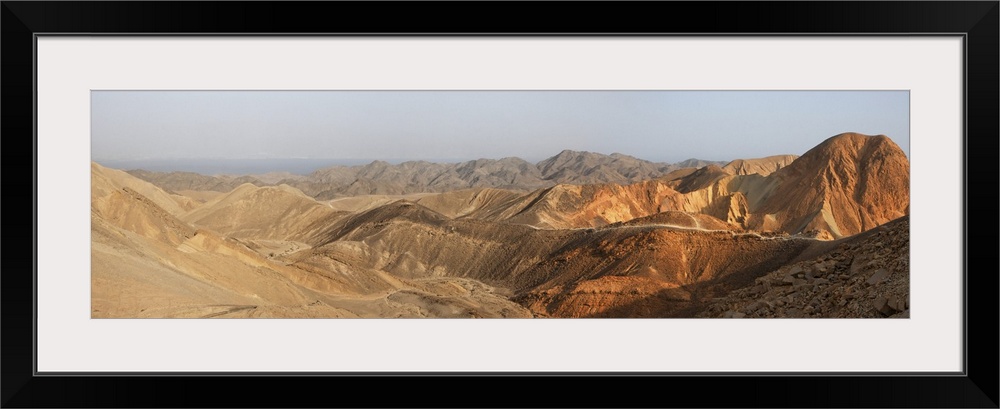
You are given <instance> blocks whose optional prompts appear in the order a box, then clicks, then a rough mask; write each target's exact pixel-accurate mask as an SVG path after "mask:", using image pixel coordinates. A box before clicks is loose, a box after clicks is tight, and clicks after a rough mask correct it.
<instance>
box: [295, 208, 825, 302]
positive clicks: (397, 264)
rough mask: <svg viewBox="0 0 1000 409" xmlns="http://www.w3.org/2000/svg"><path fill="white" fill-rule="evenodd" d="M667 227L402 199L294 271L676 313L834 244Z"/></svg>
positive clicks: (303, 258)
mask: <svg viewBox="0 0 1000 409" xmlns="http://www.w3.org/2000/svg"><path fill="white" fill-rule="evenodd" d="M677 216H678V217H680V215H677ZM661 221H667V220H651V221H649V223H648V224H631V225H621V224H619V225H610V226H606V227H603V228H594V229H572V230H544V229H535V228H532V227H529V226H523V225H514V224H507V223H493V222H489V221H484V220H476V219H468V218H465V219H450V218H447V217H445V216H443V215H441V214H439V213H437V212H434V211H433V210H430V209H428V208H426V207H423V206H420V205H418V204H413V203H409V202H403V201H400V202H396V203H393V204H390V205H386V206H382V207H380V208H378V209H373V210H370V211H366V212H363V213H360V214H357V215H353V216H348V217H346V218H344V220H341V221H338V223H337V225H338V228H337V229H334V231H332V232H331V234H330V235H329V236H327V237H326V238H325V241H326V242H325V243H321V242H320V241H316V242H314V244H315V246H314V247H313V248H310V249H308V250H306V251H301V252H298V253H296V254H295V255H294V257H293V258H294V259H295V262H294V264H293V265H294V266H299V267H301V268H303V269H312V270H314V271H327V269H331V268H334V269H336V268H337V267H336V266H341V267H340V268H341V269H343V268H347V267H344V266H348V267H355V268H358V269H362V268H367V269H373V270H376V271H382V272H384V273H386V274H389V275H391V276H393V277H398V278H402V279H408V280H422V279H426V278H430V277H460V278H465V279H473V280H476V281H478V282H483V283H486V284H488V285H490V286H492V287H495V288H497V289H498V291H500V292H501V293H504V294H509V295H511V296H512V297H513V299H514V300H516V301H518V302H519V303H521V304H523V305H526V306H527V307H528V308H529V309H531V310H532V311H533V312H534V313H535V314H536V315H540V316H565V317H570V316H580V317H583V316H616V315H617V316H630V315H635V314H638V315H640V316H641V315H644V314H646V315H648V316H670V315H671V314H673V313H675V312H678V311H681V310H685V309H687V308H690V306H691V302H692V300H694V299H698V298H699V297H700V294H698V293H695V292H692V289H693V288H694V287H691V286H692V285H694V284H698V283H706V282H712V283H713V286H715V287H719V288H730V287H734V286H737V285H739V284H741V283H743V284H745V283H747V282H749V281H751V280H753V279H754V278H756V277H758V276H759V275H760V274H763V273H764V272H766V271H771V270H773V269H774V268H778V267H780V266H781V265H784V264H785V263H786V262H788V261H789V260H793V259H794V258H795V257H796V256H797V255H798V254H800V253H802V252H803V251H805V250H807V249H810V248H813V247H816V246H823V245H825V243H824V242H821V241H816V240H811V239H807V238H800V237H777V238H768V237H761V236H759V235H755V234H740V233H732V232H728V231H718V232H703V231H698V230H696V229H688V228H682V227H677V228H675V227H668V226H664V225H660V224H659V223H653V222H661ZM695 223H697V222H695ZM699 285H700V284H699ZM358 291H360V289H359V290H358ZM595 294H600V295H598V296H596V297H597V298H600V299H601V300H599V301H594V300H595Z"/></svg>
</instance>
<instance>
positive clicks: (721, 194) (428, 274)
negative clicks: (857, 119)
mask: <svg viewBox="0 0 1000 409" xmlns="http://www.w3.org/2000/svg"><path fill="white" fill-rule="evenodd" d="M91 170H92V173H91V183H92V186H91V221H92V224H91V235H92V259H91V261H92V287H91V295H92V311H91V315H92V316H93V317H95V318H114V317H118V318H135V317H203V318H211V317H219V318H226V317H231V318H244V317H272V318H280V317H313V318H335V317H344V318H348V317H350V318H356V317H365V318H397V317H414V318H416V317H440V318H444V317H453V318H471V317H480V318H497V317H508V318H531V317H630V318H638V317H727V318H728V317H736V318H738V317H791V318H801V317H906V316H908V314H909V265H908V260H909V220H908V213H909V162H908V160H907V158H906V155H905V154H904V153H903V152H902V151H901V150H900V149H899V147H898V146H896V145H895V144H894V143H893V142H892V141H891V140H890V139H889V138H887V137H885V136H868V135H861V134H854V133H847V134H841V135H837V136H834V137H831V138H829V139H827V140H826V141H824V142H822V143H821V144H819V145H817V146H816V147H815V148H813V149H811V150H809V151H807V152H804V153H802V155H801V156H796V155H777V156H770V157H766V158H757V159H738V160H734V161H730V162H704V161H697V160H689V161H685V162H681V163H678V164H662V163H653V162H648V161H644V160H641V159H637V158H633V157H630V156H626V155H620V154H612V155H602V154H596V153H590V152H573V151H563V152H562V153H560V154H558V155H556V156H553V157H551V158H549V159H546V160H544V161H541V162H539V163H537V164H531V163H529V162H526V161H523V160H521V159H518V158H504V159H497V160H493V159H480V160H475V161H468V162H463V163H457V164H437V163H430V162H405V163H402V164H399V165H392V164H388V163H386V162H373V163H371V164H369V165H364V166H354V167H346V166H335V167H330V168H325V169H320V170H317V171H315V172H313V173H311V174H309V175H292V174H288V173H274V174H268V175H254V176H232V175H229V176H223V175H217V176H208V175H199V174H194V173H184V172H171V173H160V172H148V171H143V170H128V171H127V172H126V171H122V170H115V169H109V168H105V167H103V166H101V165H99V164H96V163H94V164H92V167H91Z"/></svg>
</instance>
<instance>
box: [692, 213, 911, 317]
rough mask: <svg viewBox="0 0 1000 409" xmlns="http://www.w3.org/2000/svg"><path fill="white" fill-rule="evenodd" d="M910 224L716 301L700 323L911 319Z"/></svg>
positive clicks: (894, 225) (877, 232)
mask: <svg viewBox="0 0 1000 409" xmlns="http://www.w3.org/2000/svg"><path fill="white" fill-rule="evenodd" d="M909 258H910V218H909V216H906V217H903V218H900V219H897V220H895V221H893V222H890V223H886V224H884V225H882V226H880V227H878V228H875V229H873V230H870V231H868V232H865V233H863V234H860V235H858V236H855V237H852V238H850V239H846V240H844V242H843V243H842V244H840V245H839V246H837V247H835V248H834V249H833V250H832V251H830V252H828V253H826V254H825V255H823V256H820V257H818V258H815V259H812V260H808V261H803V262H799V263H795V264H791V265H787V266H784V267H782V268H780V269H778V270H775V271H773V272H771V273H768V274H766V275H764V276H762V277H760V278H757V279H756V280H755V285H752V286H750V287H747V288H743V289H740V290H736V291H733V292H732V293H730V294H729V295H728V296H726V297H723V298H718V299H716V300H714V301H713V302H712V303H711V305H710V306H709V307H708V308H707V309H706V310H705V311H703V312H702V313H701V314H699V317H704V318H708V317H711V318H719V317H722V318H826V317H828V318H848V317H850V318H878V317H891V318H909V316H910V293H909V291H910V274H909V271H910V268H909Z"/></svg>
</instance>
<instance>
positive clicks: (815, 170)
mask: <svg viewBox="0 0 1000 409" xmlns="http://www.w3.org/2000/svg"><path fill="white" fill-rule="evenodd" d="M909 169H910V163H909V160H908V159H907V158H906V154H905V153H903V151H902V150H901V149H900V148H899V146H897V145H896V144H895V143H894V142H892V140H891V139H889V138H888V137H886V136H884V135H877V136H867V135H861V134H857V133H845V134H840V135H837V136H834V137H831V138H829V139H827V140H825V141H823V142H822V143H820V144H819V145H817V146H816V147H815V148H813V149H810V150H809V151H808V152H806V153H805V154H803V155H802V157H800V158H798V159H796V160H795V161H794V162H792V163H791V164H790V165H788V166H786V167H784V168H782V169H780V170H778V171H776V172H774V173H773V174H771V175H770V176H769V178H771V179H773V180H775V184H774V188H773V190H771V191H769V192H763V193H764V195H766V196H767V199H765V200H764V201H763V203H761V204H760V206H759V207H756V208H751V209H750V211H751V212H754V213H758V214H764V215H774V217H775V219H776V221H777V223H778V224H779V225H780V229H781V230H783V231H789V232H799V231H805V230H814V229H817V230H826V231H829V232H830V233H831V234H832V235H833V236H834V237H845V236H851V235H854V234H857V233H860V232H863V231H865V230H868V229H871V228H874V227H876V226H878V225H881V224H884V223H886V222H888V221H890V220H894V219H897V218H899V217H902V216H904V215H906V212H907V209H908V205H909V203H910V193H909V192H910V170H909ZM761 224H763V223H762V221H761V219H760V218H758V219H756V221H754V222H752V223H750V227H751V228H753V227H755V226H758V225H761Z"/></svg>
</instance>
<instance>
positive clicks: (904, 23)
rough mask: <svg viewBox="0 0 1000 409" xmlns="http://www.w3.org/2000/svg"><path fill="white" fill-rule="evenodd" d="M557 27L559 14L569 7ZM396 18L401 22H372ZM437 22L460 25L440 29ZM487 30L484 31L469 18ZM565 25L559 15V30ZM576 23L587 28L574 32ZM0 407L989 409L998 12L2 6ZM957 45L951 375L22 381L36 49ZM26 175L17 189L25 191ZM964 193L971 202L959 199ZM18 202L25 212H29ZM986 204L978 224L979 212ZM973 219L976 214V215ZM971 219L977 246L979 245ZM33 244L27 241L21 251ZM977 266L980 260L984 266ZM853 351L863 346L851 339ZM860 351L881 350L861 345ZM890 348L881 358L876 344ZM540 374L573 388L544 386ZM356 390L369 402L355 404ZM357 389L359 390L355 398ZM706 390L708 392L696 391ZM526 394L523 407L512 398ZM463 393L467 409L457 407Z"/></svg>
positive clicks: (28, 335) (735, 6)
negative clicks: (369, 43)
mask: <svg viewBox="0 0 1000 409" xmlns="http://www.w3.org/2000/svg"><path fill="white" fill-rule="evenodd" d="M569 9H572V13H570V14H567V10H569ZM387 15H392V16H403V17H405V19H404V20H402V22H400V21H399V20H397V19H395V18H392V19H390V18H381V16H387ZM453 16H464V18H454V17H453ZM484 16H488V17H489V18H484ZM570 16H572V17H570ZM585 17H586V18H585ZM0 25H2V30H3V31H2V37H0V46H2V48H0V49H2V79H0V89H2V111H3V120H2V124H0V125H2V148H3V149H2V152H3V154H2V159H3V170H4V172H3V184H2V186H3V191H4V193H6V194H7V195H6V197H7V198H9V199H10V200H4V201H3V212H4V213H3V214H4V216H6V217H5V218H4V223H3V227H4V229H3V232H2V234H3V241H2V242H3V255H4V257H3V258H2V274H0V283H2V286H0V288H2V293H0V301H2V303H3V304H2V307H3V308H2V310H0V314H2V318H0V329H2V332H0V335H2V343H0V346H2V363H0V370H2V381H0V403H2V405H3V406H4V407H314V406H320V407H324V406H358V407H371V406H379V407H386V406H389V407H411V406H436V407H454V406H461V407H478V406H490V407H496V406H506V407H522V406H536V407H551V406H570V407H595V406H603V407H637V406H644V407H650V406H651V407H661V406H681V407H998V402H1000V388H998V385H1000V380H998V374H1000V368H998V360H997V356H996V355H995V354H996V351H997V349H998V346H1000V340H998V322H1000V320H998V315H997V312H998V310H1000V304H998V299H1000V297H998V293H997V289H998V276H1000V275H998V274H997V272H998V268H997V261H998V260H997V257H996V254H997V253H996V249H997V248H998V246H997V237H996V234H995V233H996V232H995V231H994V230H993V229H995V228H996V227H997V226H1000V223H998V218H997V216H998V211H997V209H996V203H998V202H997V188H998V187H1000V183H998V180H997V175H998V172H997V166H996V165H997V163H998V158H997V153H998V135H1000V129H998V112H1000V111H998V100H1000V98H998V95H1000V94H998V84H1000V82H998V78H1000V70H998V68H1000V64H998V61H1000V59H998V55H1000V53H998V50H1000V3H998V2H997V1H982V2H978V1H970V2H950V1H946V2H935V1H928V2H692V3H688V2H640V3H610V4H609V3H596V2H581V3H562V2H557V3H513V2H510V3H508V2H504V3H492V2H476V3H451V2H448V3H416V2H405V3H392V4H390V3H383V2H365V3H340V2H334V3H327V2H20V1H3V2H2V10H0ZM94 33H101V34H122V35H124V34H137V33H140V34H146V35H192V34H210V35H265V34H275V33H280V34H283V35H305V34H331V33H338V34H341V35H344V34H351V35H398V34H406V35H477V36H483V35H528V34H532V35H585V36H586V35H599V34H600V35H686V34H687V35H690V34H700V35H769V36H770V35H779V36H780V35H792V34H794V35H806V36H853V35H860V34H875V35H941V34H947V35H957V36H962V37H963V38H964V42H965V55H964V57H965V84H964V92H965V94H964V101H965V106H964V107H963V108H964V117H965V141H964V151H965V155H966V156H965V161H964V165H965V169H964V183H965V186H966V188H965V189H963V192H964V194H965V197H964V198H963V202H964V204H965V206H964V207H965V209H966V214H965V215H963V218H962V219H963V222H964V223H965V226H963V227H964V228H963V237H964V238H965V242H964V243H963V249H964V253H963V254H964V256H965V260H964V261H963V264H964V265H965V266H966V268H965V271H963V273H964V275H965V288H966V294H965V300H966V301H967V305H966V307H965V323H964V324H965V325H964V329H965V331H966V332H965V334H964V339H965V344H966V349H965V354H964V357H963V358H964V362H965V370H964V371H962V372H961V373H955V374H935V375H915V374H905V373H899V374H891V375H878V376H868V375H864V374H851V375H832V374H829V375H825V374H810V375H808V376H801V375H797V374H777V375H774V374H770V375H768V374H708V375H696V374H652V375H639V374H607V373H590V374H573V373H504V374H500V373H448V374H440V373H433V374H428V373H423V374H400V373H394V374H340V375H324V376H311V375H306V374H295V375H287V374H286V375H275V374H233V373H228V374H210V375H204V374H140V375H131V374H115V375H89V376H75V375H44V376H40V375H39V374H37V373H36V372H35V355H34V345H35V332H34V308H33V306H34V305H35V291H34V274H35V265H36V260H35V257H34V255H35V251H34V249H35V246H36V245H37V238H36V237H35V235H34V233H33V232H34V224H33V223H29V220H28V218H27V217H26V216H25V215H27V214H29V213H30V214H32V215H33V218H32V222H37V215H36V213H35V209H36V207H35V202H36V200H37V199H36V198H37V195H36V194H34V192H35V177H34V175H35V171H36V169H37V168H36V166H37V165H36V159H37V157H36V154H35V149H34V143H35V141H36V137H35V133H34V129H35V118H34V108H35V100H34V95H35V90H34V86H35V70H34V62H35V59H34V44H35V39H36V37H37V36H38V35H91V34H94ZM29 175H31V177H29ZM971 187H975V188H971ZM28 192H32V193H33V195H32V196H31V199H32V200H28V199H27V198H28ZM983 206H990V207H991V208H989V209H982V207H983ZM977 207H978V208H979V209H977ZM970 216H971V217H972V218H973V219H974V220H973V221H974V222H975V224H976V225H979V226H985V228H988V229H989V230H990V232H989V234H984V235H981V236H982V237H980V236H977V235H976V234H975V229H970V228H969V227H968V222H969V221H970ZM29 231H31V232H32V239H33V240H32V241H28V240H26V239H25V238H26V237H27V235H28V232H29ZM987 255H988V257H987ZM859 336H860V337H863V334H859ZM865 342H872V343H873V345H874V346H873V347H879V345H880V343H881V342H886V343H891V342H907V340H891V341H888V340H886V341H883V340H866V341H865ZM888 347H891V346H888ZM554 377H560V378H563V379H561V380H566V381H568V382H570V385H574V386H573V387H572V389H571V390H565V387H564V386H559V385H565V384H556V383H555V382H553V381H555V380H556V379H553V378H554ZM371 386H374V388H375V389H382V390H384V393H380V394H378V395H375V396H371V395H368V394H366V393H364V391H366V390H368V389H369V388H370V387H371ZM363 387H364V388H363ZM704 390H716V391H718V393H707V394H706V393H704V392H701V391H704ZM526 391H527V392H531V395H530V396H532V398H531V399H528V397H527V396H528V395H525V394H524V393H523V392H526ZM469 393H472V394H473V395H475V396H478V397H479V398H478V399H476V400H469V399H468V398H466V396H467V395H468V394H469Z"/></svg>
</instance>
